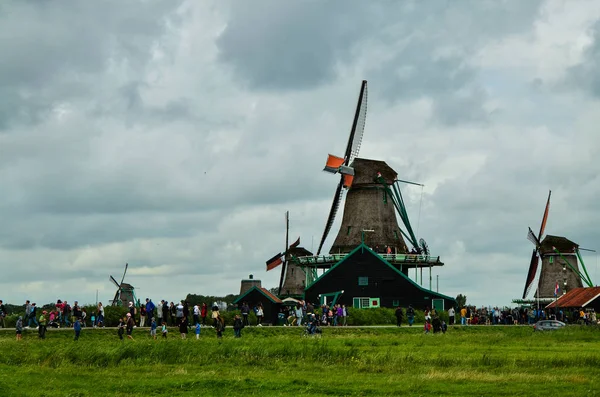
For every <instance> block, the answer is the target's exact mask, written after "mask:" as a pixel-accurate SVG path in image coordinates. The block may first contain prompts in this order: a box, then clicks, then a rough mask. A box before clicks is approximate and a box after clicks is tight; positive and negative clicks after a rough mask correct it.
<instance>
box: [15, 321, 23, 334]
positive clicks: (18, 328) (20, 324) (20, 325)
mask: <svg viewBox="0 0 600 397" xmlns="http://www.w3.org/2000/svg"><path fill="white" fill-rule="evenodd" d="M15 330H16V332H17V340H21V339H22V337H23V335H22V334H23V317H22V316H19V319H18V320H17V324H16V325H15Z"/></svg>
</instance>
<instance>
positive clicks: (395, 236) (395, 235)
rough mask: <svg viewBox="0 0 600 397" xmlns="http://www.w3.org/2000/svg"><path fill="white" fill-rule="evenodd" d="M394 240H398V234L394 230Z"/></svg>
mask: <svg viewBox="0 0 600 397" xmlns="http://www.w3.org/2000/svg"><path fill="white" fill-rule="evenodd" d="M394 238H395V239H396V240H398V232H397V231H395V230H394Z"/></svg>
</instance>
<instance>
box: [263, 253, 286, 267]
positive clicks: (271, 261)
mask: <svg viewBox="0 0 600 397" xmlns="http://www.w3.org/2000/svg"><path fill="white" fill-rule="evenodd" d="M282 255H283V254H282V253H281V252H280V253H278V254H277V255H275V256H274V257H272V258H271V259H269V260H268V261H267V271H269V270H273V269H275V268H276V267H277V266H279V265H281V264H282V263H283V259H281V257H282Z"/></svg>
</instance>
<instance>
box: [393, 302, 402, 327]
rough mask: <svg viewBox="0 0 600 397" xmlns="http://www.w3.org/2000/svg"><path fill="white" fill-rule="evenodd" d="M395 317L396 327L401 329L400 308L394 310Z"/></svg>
mask: <svg viewBox="0 0 600 397" xmlns="http://www.w3.org/2000/svg"><path fill="white" fill-rule="evenodd" d="M394 314H395V316H396V326H397V327H402V318H403V317H404V313H403V312H402V308H401V307H400V306H398V307H397V308H396V312H395V313H394Z"/></svg>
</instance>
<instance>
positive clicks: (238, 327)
mask: <svg viewBox="0 0 600 397" xmlns="http://www.w3.org/2000/svg"><path fill="white" fill-rule="evenodd" d="M242 328H244V323H243V321H242V318H241V317H240V315H239V314H236V315H235V317H234V318H233V333H234V334H235V337H236V338H241V337H242Z"/></svg>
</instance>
